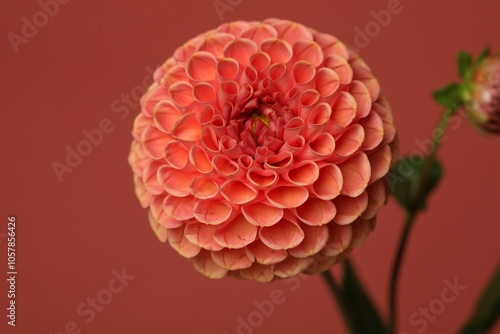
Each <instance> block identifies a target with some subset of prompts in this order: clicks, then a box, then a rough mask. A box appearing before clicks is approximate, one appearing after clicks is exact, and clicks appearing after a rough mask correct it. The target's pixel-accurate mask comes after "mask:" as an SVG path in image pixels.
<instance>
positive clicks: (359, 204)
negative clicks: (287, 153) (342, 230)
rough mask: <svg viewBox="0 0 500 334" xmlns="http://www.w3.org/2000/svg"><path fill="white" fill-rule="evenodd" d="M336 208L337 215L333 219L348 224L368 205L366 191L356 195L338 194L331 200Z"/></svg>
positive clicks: (341, 223) (338, 222)
mask: <svg viewBox="0 0 500 334" xmlns="http://www.w3.org/2000/svg"><path fill="white" fill-rule="evenodd" d="M333 204H335V207H336V208H337V215H336V216H335V218H333V221H334V222H335V223H337V224H340V225H346V224H350V223H352V222H353V221H355V220H356V219H357V218H358V217H359V216H361V213H362V212H363V211H365V210H366V208H367V206H368V194H367V193H366V191H365V192H364V193H362V194H361V195H360V196H358V197H354V198H352V197H349V196H342V195H341V196H338V197H337V198H335V199H334V200H333Z"/></svg>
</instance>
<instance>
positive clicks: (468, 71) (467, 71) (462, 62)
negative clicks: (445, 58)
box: [457, 51, 473, 80]
mask: <svg viewBox="0 0 500 334" xmlns="http://www.w3.org/2000/svg"><path fill="white" fill-rule="evenodd" d="M457 65H458V74H459V75H460V77H461V78H462V79H464V80H470V79H471V78H472V71H473V68H472V56H471V55H470V54H469V53H467V52H464V51H459V52H458V54H457Z"/></svg>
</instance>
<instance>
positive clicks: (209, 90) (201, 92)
mask: <svg viewBox="0 0 500 334" xmlns="http://www.w3.org/2000/svg"><path fill="white" fill-rule="evenodd" d="M193 96H194V98H195V100H196V102H198V103H209V102H212V101H215V98H216V96H217V95H216V93H215V89H214V87H213V86H212V85H210V84H208V83H206V82H198V83H197V84H195V85H194V87H193Z"/></svg>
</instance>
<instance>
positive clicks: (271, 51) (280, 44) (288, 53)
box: [260, 38, 293, 64]
mask: <svg viewBox="0 0 500 334" xmlns="http://www.w3.org/2000/svg"><path fill="white" fill-rule="evenodd" d="M260 48H261V50H262V51H264V52H265V53H267V54H268V55H269V57H270V58H271V62H272V63H282V64H286V63H288V62H289V61H290V59H292V52H293V51H292V47H291V46H290V44H288V42H286V41H284V40H282V39H279V38H269V39H266V40H265V41H264V42H262V45H261V46H260Z"/></svg>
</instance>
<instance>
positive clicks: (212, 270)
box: [192, 251, 227, 278]
mask: <svg viewBox="0 0 500 334" xmlns="http://www.w3.org/2000/svg"><path fill="white" fill-rule="evenodd" d="M192 261H193V266H194V268H195V269H196V270H198V271H199V272H200V273H202V274H203V275H205V276H207V277H209V278H223V277H224V276H226V274H227V269H224V268H222V267H221V266H219V265H217V264H216V263H215V262H214V260H213V259H212V256H211V255H210V252H209V251H201V252H200V253H199V254H198V255H196V256H195V257H194V258H193V259H192Z"/></svg>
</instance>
